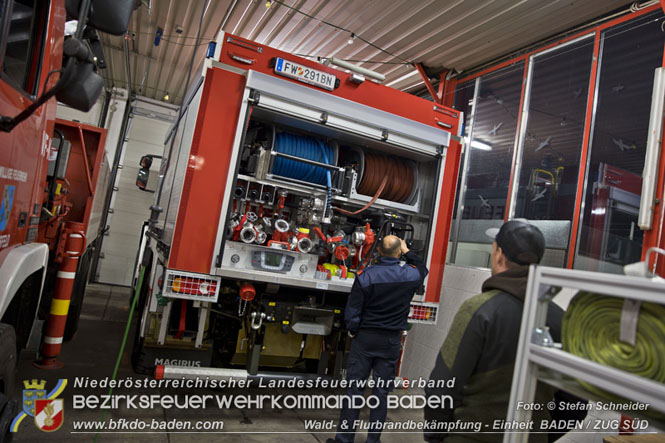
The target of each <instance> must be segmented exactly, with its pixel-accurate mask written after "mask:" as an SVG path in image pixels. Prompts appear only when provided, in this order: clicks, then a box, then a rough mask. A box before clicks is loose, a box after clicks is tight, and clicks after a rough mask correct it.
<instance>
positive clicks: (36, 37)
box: [0, 0, 51, 102]
mask: <svg viewBox="0 0 665 443" xmlns="http://www.w3.org/2000/svg"><path fill="white" fill-rule="evenodd" d="M6 2H7V4H6V8H5V11H4V14H3V17H2V18H0V26H1V31H0V32H1V34H0V38H1V40H0V80H2V81H3V82H4V83H5V84H6V85H8V86H10V87H11V88H12V89H14V90H15V91H16V92H18V93H20V94H21V95H23V96H24V97H26V98H27V99H29V100H30V101H33V102H34V101H35V100H36V99H37V97H39V95H40V91H39V86H40V83H41V78H42V72H43V67H44V51H45V49H46V37H47V34H48V29H49V21H50V15H51V2H40V1H36V2H35V9H36V10H37V11H36V13H35V14H33V22H32V23H31V37H30V39H31V42H34V41H37V42H38V43H39V46H38V48H37V47H36V45H30V46H31V49H30V52H29V54H28V57H27V60H26V67H28V69H26V70H25V76H24V79H23V80H22V83H24V84H25V83H29V82H30V81H32V83H33V91H28V90H26V89H25V88H24V87H23V85H18V84H17V83H16V82H15V80H14V79H12V78H11V77H10V76H9V75H7V74H6V73H5V71H4V62H5V55H6V51H7V39H8V34H9V28H10V26H9V21H10V17H11V14H12V13H13V11H14V4H15V3H16V2H15V0H6ZM35 17H38V18H37V20H36V21H37V23H36V24H35ZM37 28H39V29H37ZM35 61H37V66H36V68H35V69H34V72H33V68H32V66H33V64H34V63H35ZM30 77H31V78H30ZM28 79H29V80H28Z"/></svg>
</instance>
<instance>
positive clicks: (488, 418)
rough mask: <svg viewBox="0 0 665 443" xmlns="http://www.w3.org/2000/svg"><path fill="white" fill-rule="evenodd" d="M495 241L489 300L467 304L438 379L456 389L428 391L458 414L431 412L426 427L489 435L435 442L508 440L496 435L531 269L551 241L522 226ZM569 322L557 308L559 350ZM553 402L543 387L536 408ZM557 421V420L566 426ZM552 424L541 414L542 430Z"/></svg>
mask: <svg viewBox="0 0 665 443" xmlns="http://www.w3.org/2000/svg"><path fill="white" fill-rule="evenodd" d="M496 231H498V232H496ZM487 234H488V235H490V236H491V237H493V238H494V243H493V244H492V254H491V256H490V261H491V266H492V276H491V277H490V278H489V279H487V280H486V281H485V282H484V283H483V287H482V289H483V292H482V293H481V294H478V295H476V296H474V297H472V298H470V299H469V300H467V301H466V302H464V304H463V305H462V307H461V308H460V310H459V311H458V312H457V314H456V315H455V319H454V320H453V323H452V325H451V327H450V331H449V332H448V335H447V336H446V340H445V342H444V343H443V346H442V347H441V352H440V353H439V355H437V357H436V361H435V365H434V369H433V370H432V374H431V375H430V380H452V379H453V378H454V379H455V385H454V387H451V388H428V389H426V390H425V391H426V394H427V395H428V396H441V395H449V396H451V397H452V399H453V402H452V403H453V404H452V406H453V407H452V408H436V409H433V408H425V420H426V421H428V422H429V421H435V422H439V423H445V422H448V423H451V424H452V423H458V422H457V421H458V420H459V421H460V422H461V423H469V424H470V423H482V426H480V429H478V427H476V428H475V430H476V431H478V430H480V431H482V432H475V433H474V431H473V429H464V428H462V427H461V426H460V428H461V429H462V430H461V431H460V432H458V433H455V430H454V429H451V430H450V431H451V432H450V433H447V432H445V429H444V430H443V431H436V432H429V431H426V432H425V440H426V441H428V442H440V441H442V440H443V439H444V437H445V441H446V443H449V442H457V441H486V442H501V441H502V440H503V434H502V431H504V430H503V429H501V428H500V427H499V428H498V429H495V420H505V419H506V415H507V411H508V402H509V401H510V387H511V384H512V378H513V369H514V363H515V356H516V354H517V344H518V340H519V334H520V324H521V320H522V308H523V303H524V295H525V292H526V285H527V279H528V276H529V265H531V264H537V263H539V262H540V260H541V258H542V257H543V253H544V252H545V238H544V237H543V234H542V233H541V232H540V230H539V229H538V228H537V227H535V226H533V225H531V224H529V223H528V222H526V221H521V220H511V221H508V222H506V223H504V224H503V226H501V229H500V230H497V229H493V230H488V231H487ZM562 317H563V310H562V309H561V308H559V307H558V306H556V305H555V304H554V303H550V305H549V307H548V310H547V323H546V324H547V325H548V326H549V327H550V333H551V335H552V338H553V339H554V340H555V341H557V342H560V341H561V320H562ZM552 395H554V392H553V390H550V389H546V388H544V387H543V386H539V388H538V389H537V393H536V401H535V402H536V403H540V404H546V403H547V402H548V401H550V400H552ZM566 395H567V394H565V393H557V395H556V396H555V400H556V403H557V404H559V403H560V402H561V401H564V400H565V401H577V399H575V398H573V397H572V396H571V397H567V398H566ZM555 415H556V412H555V413H554V414H553V418H564V417H561V416H559V417H556V416H555ZM584 415H585V413H583V414H582V418H584V417H583V416H584ZM548 418H549V417H547V411H534V412H533V420H534V423H540V421H541V420H542V419H548ZM565 418H573V417H565ZM575 418H579V417H575ZM471 428H473V426H472V427H471ZM533 431H534V434H533V435H532V436H531V437H532V438H530V439H529V441H530V442H531V441H537V440H538V439H540V440H545V441H546V440H547V434H538V433H536V431H538V429H535V428H534V429H533ZM492 432H495V433H492Z"/></svg>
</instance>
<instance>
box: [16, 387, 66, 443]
mask: <svg viewBox="0 0 665 443" xmlns="http://www.w3.org/2000/svg"><path fill="white" fill-rule="evenodd" d="M23 386H25V389H24V390H23V411H22V412H19V413H18V415H17V416H16V417H15V418H14V420H13V421H12V424H11V426H10V430H11V432H16V431H18V427H19V425H20V424H21V422H22V421H23V419H24V418H25V417H27V416H30V417H34V420H35V426H37V428H39V429H40V430H42V431H44V432H53V431H57V430H58V429H60V427H61V426H62V423H63V422H64V409H65V402H64V400H62V399H59V398H57V397H58V395H60V394H61V393H62V391H64V390H65V387H66V386H67V379H66V378H61V379H60V380H58V384H57V385H56V386H55V388H53V390H52V391H51V392H48V393H47V392H46V382H45V381H44V380H37V379H32V380H25V381H23Z"/></svg>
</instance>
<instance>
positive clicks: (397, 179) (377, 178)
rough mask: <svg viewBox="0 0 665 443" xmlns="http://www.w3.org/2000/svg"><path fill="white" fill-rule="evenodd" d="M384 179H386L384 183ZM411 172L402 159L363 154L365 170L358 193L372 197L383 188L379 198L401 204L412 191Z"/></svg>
mask: <svg viewBox="0 0 665 443" xmlns="http://www.w3.org/2000/svg"><path fill="white" fill-rule="evenodd" d="M385 177H388V179H387V181H385ZM413 178H414V176H413V170H412V169H411V167H410V166H409V165H408V164H406V163H405V162H404V160H403V159H399V158H396V157H387V156H384V155H378V154H371V153H366V154H365V170H364V171H363V177H362V180H361V181H360V184H359V185H358V192H359V193H361V194H364V195H373V194H375V193H377V191H378V190H379V189H380V186H381V185H382V183H385V186H384V188H382V190H381V191H380V194H379V197H380V198H382V199H385V200H390V201H394V202H399V203H403V202H404V201H405V200H406V199H408V198H409V196H410V195H411V191H412V190H413Z"/></svg>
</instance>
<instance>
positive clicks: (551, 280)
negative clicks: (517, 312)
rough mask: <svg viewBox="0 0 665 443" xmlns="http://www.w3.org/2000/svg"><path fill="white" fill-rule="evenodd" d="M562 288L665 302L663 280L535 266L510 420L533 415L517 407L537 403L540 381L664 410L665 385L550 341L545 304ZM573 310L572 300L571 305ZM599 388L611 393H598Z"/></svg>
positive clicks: (508, 438)
mask: <svg viewBox="0 0 665 443" xmlns="http://www.w3.org/2000/svg"><path fill="white" fill-rule="evenodd" d="M562 288H565V289H570V290H574V291H578V292H579V291H581V292H592V293H594V294H602V295H603V296H607V297H614V298H619V299H624V300H634V301H638V302H642V303H645V304H646V303H649V304H654V305H661V306H662V305H665V296H664V295H663V294H665V284H664V283H661V282H657V281H653V280H651V279H648V278H641V277H629V276H623V275H616V274H605V273H600V272H589V271H578V270H571V269H559V268H550V267H544V266H535V265H532V266H531V269H530V272H529V281H528V284H527V290H526V296H525V301H524V310H523V313H522V324H521V329H520V338H519V345H518V348H517V356H516V359H515V370H514V373H513V384H512V388H511V395H510V403H509V406H508V416H507V418H506V420H507V421H509V422H510V421H512V420H515V421H516V422H518V423H523V422H527V421H529V420H530V419H531V412H532V411H531V410H530V408H519V409H518V403H520V402H522V403H532V402H533V400H534V398H535V392H536V382H537V381H538V380H540V381H543V382H545V383H547V384H549V385H551V386H554V387H555V388H557V389H563V390H565V391H568V392H570V393H572V394H575V395H577V396H580V397H582V398H586V399H589V400H594V401H604V402H606V403H610V402H612V401H615V402H616V400H615V399H616V398H620V399H625V400H624V401H632V402H637V403H642V404H646V405H648V407H649V413H654V412H655V413H665V383H661V382H658V381H656V380H652V379H648V378H645V377H642V376H639V375H636V374H633V373H630V372H627V371H624V370H621V369H617V368H614V367H609V366H606V365H603V364H601V363H598V362H595V361H592V360H590V359H587V358H583V357H580V356H577V355H573V354H571V353H569V352H566V351H564V350H563V349H561V347H560V346H559V344H556V343H552V339H551V336H549V333H548V332H547V329H546V327H545V321H546V317H547V307H548V304H549V302H550V301H552V300H553V299H554V298H555V297H556V296H557V295H560V294H562V293H564V292H566V291H562ZM574 308H575V306H574V305H573V304H571V306H570V309H574ZM548 336H549V337H548ZM655 357H656V358H662V356H660V357H659V356H655ZM586 384H588V385H592V386H594V387H595V388H596V389H594V391H593V392H592V391H589V390H588V389H586V388H585V387H584V385H586ZM601 390H602V391H603V392H605V393H607V394H609V395H610V397H609V398H608V396H607V395H599V392H601ZM627 413H628V414H630V415H635V416H642V417H647V418H648V419H649V422H650V423H655V422H659V420H658V419H655V420H654V418H653V416H651V415H649V416H645V415H644V414H643V413H642V414H641V413H639V412H637V411H629V412H627ZM659 423H660V422H659ZM660 424H661V427H662V423H660ZM527 440H528V433H506V434H505V436H504V442H526V441H527Z"/></svg>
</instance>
